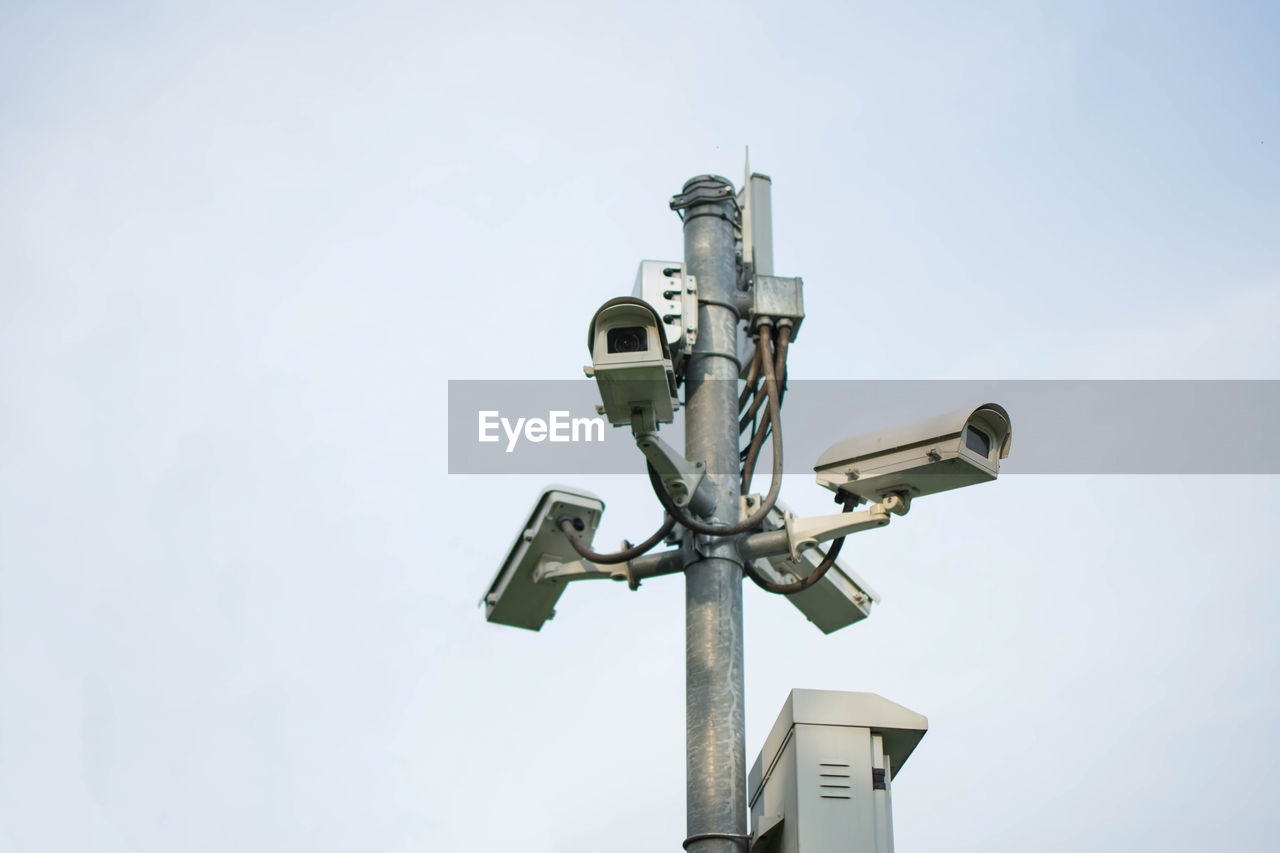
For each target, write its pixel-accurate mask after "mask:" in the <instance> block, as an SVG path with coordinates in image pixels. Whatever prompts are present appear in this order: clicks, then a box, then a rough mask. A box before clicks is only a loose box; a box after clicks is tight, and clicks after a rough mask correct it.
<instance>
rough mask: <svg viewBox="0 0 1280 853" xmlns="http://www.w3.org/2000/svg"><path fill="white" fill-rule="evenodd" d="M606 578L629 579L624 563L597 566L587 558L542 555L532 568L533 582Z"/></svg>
mask: <svg viewBox="0 0 1280 853" xmlns="http://www.w3.org/2000/svg"><path fill="white" fill-rule="evenodd" d="M600 578H608V579H609V580H615V581H625V580H630V578H631V573H630V572H629V571H627V564H626V563H618V564H617V565H612V566H598V565H596V564H595V563H592V562H589V561H587V560H571V561H569V562H567V563H566V562H563V561H561V560H558V559H556V558H555V557H550V556H548V557H543V558H542V559H541V560H539V561H538V567H537V568H536V569H534V570H533V582H534V583H568V582H569V581H586V580H597V579H600Z"/></svg>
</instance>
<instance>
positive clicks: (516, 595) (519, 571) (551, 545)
mask: <svg viewBox="0 0 1280 853" xmlns="http://www.w3.org/2000/svg"><path fill="white" fill-rule="evenodd" d="M603 512H604V501H602V500H600V499H599V498H598V497H596V496H595V495H593V494H591V493H590V492H584V491H570V490H568V489H565V488H559V487H551V488H548V489H547V490H546V491H544V492H543V493H542V495H541V497H539V498H538V501H537V503H535V504H534V506H533V512H532V513H530V514H529V520H528V521H527V522H526V523H525V525H524V527H523V528H522V529H521V531H520V535H518V536H517V537H516V541H515V543H514V544H513V545H512V546H511V550H510V551H509V552H508V553H507V558H506V559H505V560H504V561H503V563H502V569H501V570H500V571H499V572H498V576H497V577H495V578H494V579H493V583H492V584H491V585H490V586H489V592H488V593H486V594H485V597H484V605H485V618H486V619H487V620H489V621H490V622H497V623H499V624H501V625H513V626H515V627H517V628H528V629H529V630H531V631H537V630H538V629H540V628H541V627H542V626H543V624H544V623H545V622H546V621H547V620H548V619H550V618H551V617H552V616H554V615H555V606H556V602H557V601H559V600H560V594H561V593H562V592H564V587H565V585H564V583H560V582H554V581H547V580H540V579H539V569H540V568H543V567H545V566H548V565H549V564H552V563H571V562H573V561H575V560H577V559H578V553H577V552H576V551H574V549H573V546H572V545H571V544H570V543H569V540H568V539H567V538H566V537H565V534H564V532H563V531H561V529H560V522H561V521H564V520H566V519H567V520H569V521H570V523H572V524H573V526H574V528H575V529H576V530H577V531H578V533H579V536H580V537H581V539H582V541H583V542H585V543H586V544H587V545H590V544H591V541H592V539H594V538H595V534H596V527H597V526H598V525H599V524H600V515H601V513H603Z"/></svg>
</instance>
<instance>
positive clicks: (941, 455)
mask: <svg viewBox="0 0 1280 853" xmlns="http://www.w3.org/2000/svg"><path fill="white" fill-rule="evenodd" d="M1012 438H1013V425H1012V422H1011V421H1010V419H1009V413H1008V412H1006V411H1005V409H1004V407H1003V406H1000V405H998V404H996V403H984V404H982V405H981V406H978V407H977V408H972V409H962V410H960V411H958V412H952V413H951V414H947V415H940V416H938V417H935V418H929V419H928V420H924V421H919V422H917V423H913V424H908V425H906V426H900V427H894V428H893V429H887V430H883V431H881V432H877V433H872V434H871V435H864V436H859V437H858V438H850V439H846V440H844V441H842V442H840V443H838V444H835V445H832V446H831V447H829V448H828V449H827V450H826V451H825V452H824V453H823V454H822V455H821V456H819V457H818V461H817V463H816V464H815V465H814V466H813V470H814V471H815V472H816V473H817V479H818V485H820V486H824V487H826V488H828V489H831V490H832V491H833V492H837V493H839V492H845V493H847V494H850V495H853V496H854V497H856V498H857V499H859V500H861V501H867V502H869V503H876V502H878V501H882V500H884V499H885V498H887V497H889V496H892V495H896V496H899V497H902V498H905V499H906V500H907V501H910V500H911V499H912V498H917V497H921V496H923V495H932V494H935V493H937V492H945V491H948V490H950V489H958V488H960V487H961V486H971V485H973V484H975V483H984V482H987V481H990V480H994V479H995V478H996V477H997V476H998V475H999V473H1000V460H1001V459H1004V458H1005V457H1007V456H1008V455H1009V445H1010V443H1011V441H1012Z"/></svg>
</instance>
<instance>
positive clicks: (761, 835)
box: [749, 815, 783, 853]
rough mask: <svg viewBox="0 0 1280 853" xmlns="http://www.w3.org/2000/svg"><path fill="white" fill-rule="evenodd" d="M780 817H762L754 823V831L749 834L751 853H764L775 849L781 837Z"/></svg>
mask: <svg viewBox="0 0 1280 853" xmlns="http://www.w3.org/2000/svg"><path fill="white" fill-rule="evenodd" d="M782 821H783V817H782V815H762V816H761V817H760V818H759V819H758V820H757V821H756V828H755V831H754V832H752V833H751V842H750V848H749V849H750V851H751V853H766V851H770V850H774V849H776V848H777V841H778V839H779V838H780V837H781V836H782Z"/></svg>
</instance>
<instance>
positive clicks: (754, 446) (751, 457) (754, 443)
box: [742, 325, 791, 495]
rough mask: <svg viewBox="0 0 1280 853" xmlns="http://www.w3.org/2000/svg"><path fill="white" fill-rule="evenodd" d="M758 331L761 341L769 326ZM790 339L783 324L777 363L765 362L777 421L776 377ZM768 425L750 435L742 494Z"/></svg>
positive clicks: (780, 369)
mask: <svg viewBox="0 0 1280 853" xmlns="http://www.w3.org/2000/svg"><path fill="white" fill-rule="evenodd" d="M760 333H761V334H760V338H761V340H762V341H763V340H764V338H765V337H766V336H767V335H768V334H769V327H768V326H767V325H762V326H761V327H760ZM790 340H791V327H790V326H783V327H782V329H780V330H779V335H778V354H777V356H776V362H777V363H776V364H775V363H774V360H775V359H770V360H769V362H768V364H767V368H768V369H767V370H766V375H767V376H768V377H769V381H770V382H772V383H773V395H772V396H771V397H770V398H769V405H770V406H771V407H772V408H775V409H777V410H778V412H779V414H778V420H779V422H781V420H782V415H781V411H782V406H781V394H780V392H779V389H778V382H777V378H778V374H779V373H780V372H781V371H783V370H785V369H786V364H785V362H783V358H785V357H786V354H787V343H788V342H789V341H790ZM771 355H772V353H770V352H767V351H766V352H765V353H764V358H769V357H770V356H771ZM770 421H772V417H771V418H770ZM768 426H769V425H768V424H765V426H764V427H762V428H761V429H759V430H756V431H755V432H754V433H753V434H752V436H751V444H750V445H749V446H748V448H747V457H746V459H745V460H744V461H743V463H742V493H743V494H744V495H745V494H748V493H749V492H750V489H751V478H752V477H753V476H755V472H756V462H757V461H759V459H760V451H761V450H762V449H763V448H764V440H765V438H767V437H768V433H769V430H768ZM774 446H775V447H776V446H777V442H774Z"/></svg>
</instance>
